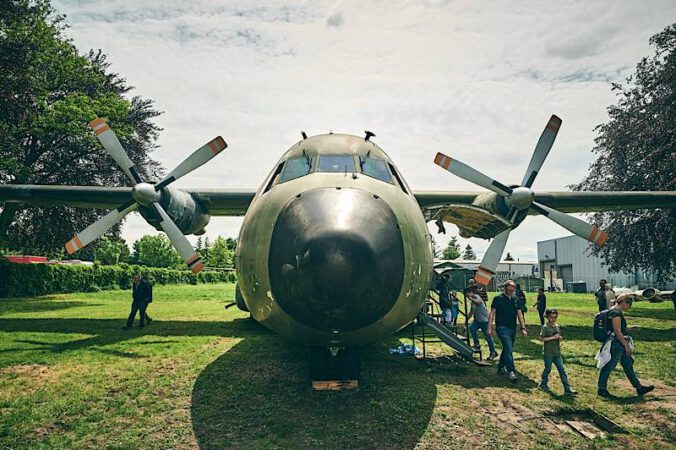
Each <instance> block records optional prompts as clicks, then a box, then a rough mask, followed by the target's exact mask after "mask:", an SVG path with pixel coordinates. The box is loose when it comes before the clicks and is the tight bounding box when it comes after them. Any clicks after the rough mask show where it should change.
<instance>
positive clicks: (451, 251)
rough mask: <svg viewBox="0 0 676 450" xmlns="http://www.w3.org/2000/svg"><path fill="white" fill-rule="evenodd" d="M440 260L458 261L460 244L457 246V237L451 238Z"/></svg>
mask: <svg viewBox="0 0 676 450" xmlns="http://www.w3.org/2000/svg"><path fill="white" fill-rule="evenodd" d="M441 258H442V259H458V258H460V244H458V238H457V236H453V237H452V238H451V240H450V241H448V245H447V246H446V248H445V249H444V252H443V254H442V255H441Z"/></svg>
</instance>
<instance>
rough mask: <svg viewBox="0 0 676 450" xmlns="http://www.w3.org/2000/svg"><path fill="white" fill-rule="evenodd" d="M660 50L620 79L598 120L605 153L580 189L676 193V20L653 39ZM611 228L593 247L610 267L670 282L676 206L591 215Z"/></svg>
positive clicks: (675, 258) (598, 145) (598, 144)
mask: <svg viewBox="0 0 676 450" xmlns="http://www.w3.org/2000/svg"><path fill="white" fill-rule="evenodd" d="M650 44H651V45H652V46H653V47H655V54H654V55H653V56H651V57H646V58H643V59H642V60H641V61H640V62H639V63H638V65H637V66H636V73H635V74H634V75H632V76H631V77H629V78H627V80H626V83H627V84H626V85H625V86H622V85H620V84H613V88H612V89H613V91H614V92H615V93H616V94H617V95H618V97H619V100H618V102H617V104H616V105H612V106H610V107H609V108H608V115H609V117H610V120H609V121H608V122H607V123H605V124H602V125H599V126H598V127H597V128H596V129H597V130H598V133H599V135H598V137H597V138H596V139H595V146H594V148H593V149H592V151H593V152H594V153H596V154H598V158H597V159H596V161H594V162H593V163H592V164H591V166H590V168H589V174H588V175H587V176H586V177H585V178H584V179H583V180H582V181H581V182H580V183H579V184H576V185H573V186H571V187H572V188H573V189H575V190H578V191H586V190H609V191H623V190H629V191H657V190H666V191H674V190H676V151H675V149H676V24H672V25H669V26H668V27H666V28H665V29H664V30H663V31H662V32H661V33H659V34H656V35H655V36H653V37H651V38H650ZM592 219H593V221H594V223H595V224H596V225H597V226H599V227H601V228H604V229H605V230H606V231H607V232H608V236H609V238H608V241H607V242H606V244H605V246H603V247H601V248H598V247H595V246H592V249H591V250H592V253H593V254H596V255H600V256H601V257H602V258H604V259H605V260H606V261H607V263H608V268H609V269H610V270H611V271H620V270H624V271H628V272H632V271H635V270H637V269H638V270H643V271H646V272H652V273H654V274H655V275H656V276H657V277H658V278H659V279H665V278H667V277H669V276H670V275H671V274H673V273H674V270H675V269H676V251H674V249H676V233H675V232H674V230H676V209H657V210H637V211H608V212H599V213H595V214H593V215H592Z"/></svg>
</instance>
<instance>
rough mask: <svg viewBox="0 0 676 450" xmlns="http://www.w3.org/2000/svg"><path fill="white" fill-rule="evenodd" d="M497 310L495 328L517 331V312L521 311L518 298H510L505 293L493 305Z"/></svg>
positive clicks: (496, 298)
mask: <svg viewBox="0 0 676 450" xmlns="http://www.w3.org/2000/svg"><path fill="white" fill-rule="evenodd" d="M491 309H494V310H495V326H496V327H507V328H511V329H513V330H515V329H516V319H517V315H516V311H517V310H519V309H521V308H519V306H518V304H517V298H516V296H514V297H512V298H509V297H507V296H506V295H505V294H504V293H502V294H500V295H498V296H497V297H495V298H494V299H493V303H491Z"/></svg>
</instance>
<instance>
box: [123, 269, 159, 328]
mask: <svg viewBox="0 0 676 450" xmlns="http://www.w3.org/2000/svg"><path fill="white" fill-rule="evenodd" d="M131 289H132V299H133V300H132V302H131V313H129V318H128V319H127V325H126V326H124V327H122V329H123V330H130V329H131V326H132V324H133V323H134V319H135V318H136V311H138V312H139V321H140V324H139V328H143V326H144V322H147V323H148V325H150V323H151V322H152V321H153V320H152V319H151V318H150V316H148V314H146V308H147V307H148V303H150V302H152V301H153V287H152V285H151V284H150V283H149V282H148V281H147V280H145V279H144V278H141V275H139V274H135V275H134V277H133V278H132V285H131Z"/></svg>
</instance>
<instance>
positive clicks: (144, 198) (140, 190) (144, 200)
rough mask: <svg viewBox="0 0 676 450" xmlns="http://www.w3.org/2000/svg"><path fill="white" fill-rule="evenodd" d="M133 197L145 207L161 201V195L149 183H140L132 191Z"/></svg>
mask: <svg viewBox="0 0 676 450" xmlns="http://www.w3.org/2000/svg"><path fill="white" fill-rule="evenodd" d="M131 196H132V197H134V200H136V201H137V202H139V203H140V204H141V205H143V206H148V205H150V204H151V203H153V202H159V201H160V193H159V192H157V191H156V190H155V187H154V186H153V185H152V184H149V183H138V184H137V185H135V186H134V187H133V188H132V189H131Z"/></svg>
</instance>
